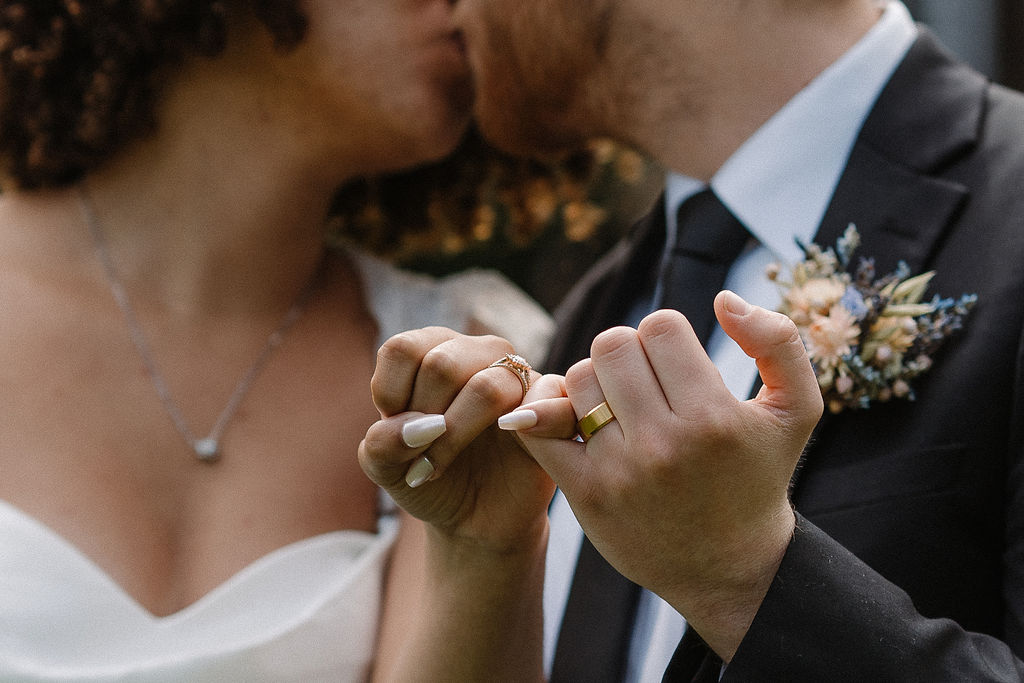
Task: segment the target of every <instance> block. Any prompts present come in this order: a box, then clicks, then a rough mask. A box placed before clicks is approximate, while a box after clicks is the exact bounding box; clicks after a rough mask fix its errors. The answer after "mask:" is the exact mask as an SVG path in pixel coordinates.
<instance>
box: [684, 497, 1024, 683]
mask: <svg viewBox="0 0 1024 683" xmlns="http://www.w3.org/2000/svg"><path fill="white" fill-rule="evenodd" d="M1007 599H1017V600H1021V599H1024V596H1019V595H1018V596H1007ZM683 645H685V647H684V646H683ZM694 647H695V646H694V644H693V639H692V637H691V639H690V642H688V643H687V642H685V641H684V643H683V644H682V645H681V646H680V648H679V650H677V651H676V655H675V656H674V657H673V660H672V663H671V664H670V666H669V669H668V670H667V672H666V674H665V679H664V680H665V681H672V682H675V681H696V680H700V681H704V680H715V678H713V677H710V676H709V673H710V672H713V671H714V667H713V666H709V665H708V663H709V659H710V661H712V662H713V661H714V657H713V655H712V654H711V653H707V655H706V657H704V658H700V657H694V652H693V650H694ZM763 680H780V681H782V680H784V681H826V680H844V681H845V680H850V681H1024V662H1021V660H1020V659H1018V658H1017V657H1016V656H1015V655H1014V654H1013V651H1012V650H1011V648H1010V646H1009V645H1008V644H1006V643H1005V642H1002V641H1000V640H998V639H996V638H993V637H991V636H986V635H982V634H978V633H970V632H967V631H965V630H963V629H962V628H960V626H958V625H957V624H956V623H955V622H953V621H951V620H949V619H928V618H925V617H923V616H921V615H920V614H919V613H918V612H917V610H916V609H915V608H914V605H913V603H912V602H911V600H910V597H909V596H908V595H907V594H906V593H905V592H904V591H903V590H901V589H900V588H899V587H897V586H896V585H894V584H892V583H890V582H889V581H887V580H886V579H884V578H883V577H882V576H880V575H879V574H878V573H877V572H875V571H874V570H872V569H871V568H870V567H868V566H867V565H866V564H864V563H863V562H861V561H860V560H859V559H858V558H857V557H855V556H854V555H853V554H852V553H850V552H849V551H848V550H846V549H845V548H843V547H842V546H841V545H839V544H838V543H837V542H836V541H835V540H833V539H832V538H831V537H829V536H828V535H827V534H825V533H824V532H822V531H821V530H820V529H818V528H817V527H815V526H814V525H813V524H811V523H810V522H808V521H807V520H805V519H803V518H802V517H799V516H798V519H797V531H796V533H795V535H794V537H793V541H792V542H791V544H790V546H789V549H788V550H787V551H786V555H785V557H784V558H783V561H782V565H781V566H780V567H779V571H778V573H777V574H776V576H775V580H774V581H773V583H772V586H771V588H770V589H769V591H768V594H767V596H766V597H765V600H764V602H763V603H762V605H761V609H760V610H759V611H758V613H757V616H756V617H755V619H754V622H753V623H752V624H751V627H750V630H749V631H748V632H747V635H746V637H745V638H744V640H743V642H742V643H741V644H740V647H739V650H738V651H737V652H736V655H735V657H734V658H733V660H732V661H731V662H730V664H729V665H728V667H726V669H725V671H724V674H723V675H722V677H721V681H723V683H727V682H729V681H763Z"/></svg>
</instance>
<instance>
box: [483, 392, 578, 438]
mask: <svg viewBox="0 0 1024 683" xmlns="http://www.w3.org/2000/svg"><path fill="white" fill-rule="evenodd" d="M498 427H500V428H501V429H504V430H507V431H514V432H517V433H519V434H522V435H523V436H535V437H543V438H549V439H572V438H575V437H576V413H575V412H574V411H573V407H572V403H571V402H570V401H569V399H568V398H566V397H564V396H560V397H557V398H543V399H539V400H536V401H531V402H530V403H525V404H523V405H522V406H520V407H519V408H516V409H515V410H513V411H512V412H511V413H506V414H505V415H502V416H501V417H500V418H498Z"/></svg>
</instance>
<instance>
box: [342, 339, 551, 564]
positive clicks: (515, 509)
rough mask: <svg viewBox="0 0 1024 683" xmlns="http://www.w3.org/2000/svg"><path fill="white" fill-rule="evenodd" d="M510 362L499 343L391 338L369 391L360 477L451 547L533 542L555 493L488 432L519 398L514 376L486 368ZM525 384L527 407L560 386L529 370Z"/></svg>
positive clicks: (505, 441)
mask: <svg viewBox="0 0 1024 683" xmlns="http://www.w3.org/2000/svg"><path fill="white" fill-rule="evenodd" d="M508 353H513V349H512V347H511V345H510V344H509V342H507V341H505V340H504V339H501V338H499V337H493V336H479V337H469V336H465V335H460V334H457V333H455V332H453V331H451V330H448V329H445V328H439V327H431V328H424V329H421V330H413V331H410V332H404V333H402V334H399V335H396V336H395V337H392V338H391V339H389V340H388V341H387V342H386V343H385V344H384V345H383V346H382V347H381V349H380V351H379V352H378V354H377V368H376V370H375V372H374V375H373V380H372V382H371V393H372V395H373V400H374V405H376V406H377V409H378V411H379V412H380V414H381V419H380V420H379V421H378V422H376V423H375V424H374V425H373V426H371V427H370V429H369V430H368V431H367V434H366V437H365V438H364V439H363V442H362V443H361V444H360V446H359V461H360V464H361V466H362V468H363V470H364V472H366V474H367V476H369V478H370V479H371V480H373V481H374V482H375V483H376V484H378V485H379V486H381V487H383V488H384V489H385V490H386V491H387V492H388V493H389V494H390V495H391V497H392V498H393V499H394V500H395V502H396V503H397V504H398V505H399V506H401V507H402V508H403V509H405V510H406V511H407V512H409V513H410V514H412V515H413V516H415V517H417V518H419V519H421V520H423V521H425V522H427V523H428V524H430V525H431V526H432V527H433V528H434V529H435V530H438V531H440V532H442V533H443V534H445V535H446V536H448V537H449V539H450V540H455V541H460V542H462V541H465V542H469V543H472V544H474V545H482V547H484V548H488V549H492V550H495V551H498V552H505V551H507V550H514V549H516V548H517V547H519V546H520V545H530V544H532V543H534V542H535V540H536V538H537V536H538V534H540V533H543V530H544V529H545V528H546V524H547V515H546V510H547V505H548V502H549V501H550V499H551V496H552V494H553V491H554V485H553V484H552V482H551V480H550V478H549V477H548V476H547V474H546V473H545V472H544V471H543V470H542V469H541V468H540V467H539V466H538V465H537V464H536V463H535V462H534V460H533V459H532V458H531V457H530V456H529V455H528V454H527V453H526V452H525V451H524V450H523V449H522V448H521V447H520V446H519V443H518V441H517V440H516V439H515V438H514V437H513V436H512V435H510V434H509V433H508V432H503V431H501V430H499V429H497V428H496V427H495V423H496V421H497V418H498V417H499V416H501V415H503V414H505V413H507V412H509V411H510V410H512V409H513V408H515V407H516V406H518V405H519V404H520V403H521V402H522V400H523V397H524V396H523V395H524V391H523V389H524V387H523V384H522V382H521V380H520V379H519V378H518V377H517V374H516V372H514V371H513V370H511V369H509V368H507V367H490V366H491V364H492V363H494V362H495V361H497V360H501V359H503V358H505V354H508ZM528 377H529V380H530V382H531V384H532V385H533V386H532V388H531V391H530V393H529V397H530V400H532V399H534V398H542V397H544V396H545V392H546V391H547V393H551V390H546V389H545V386H546V385H548V384H551V383H554V382H557V381H558V380H557V379H556V378H544V379H541V378H540V376H539V375H538V374H537V373H536V372H533V371H532V370H531V371H529V374H528ZM553 391H554V392H555V393H556V394H558V395H560V394H561V391H562V390H561V387H558V388H557V389H555V390H553Z"/></svg>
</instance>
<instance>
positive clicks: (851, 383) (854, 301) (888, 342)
mask: <svg viewBox="0 0 1024 683" xmlns="http://www.w3.org/2000/svg"><path fill="white" fill-rule="evenodd" d="M859 244H860V235H859V234H858V232H857V229H856V227H854V225H853V224H851V225H850V226H849V227H848V228H847V229H846V232H845V233H844V234H843V236H842V237H841V238H839V240H838V241H837V243H836V248H835V249H831V248H829V249H825V250H823V249H821V247H819V246H817V245H815V244H811V245H809V246H803V245H801V248H802V249H803V250H804V254H805V258H804V260H803V261H800V262H799V263H797V264H796V265H795V266H794V267H793V268H792V270H791V273H790V278H789V279H788V280H786V279H784V278H783V276H782V269H781V268H780V267H779V265H778V264H773V265H772V266H770V267H769V269H768V277H769V279H771V280H773V281H774V282H775V283H776V284H777V285H778V286H779V289H780V291H781V294H782V305H781V307H780V309H779V310H780V311H781V312H783V313H785V314H786V315H788V316H789V317H790V318H792V320H793V321H794V322H795V323H796V325H797V328H799V330H800V335H801V337H802V338H803V340H804V345H805V346H806V347H807V353H808V356H810V359H811V363H812V364H813V365H814V370H815V373H816V374H817V377H818V384H819V386H820V387H821V393H822V396H823V397H824V399H825V403H826V405H827V406H828V408H829V410H830V411H831V412H833V413H838V412H841V411H842V410H844V409H846V408H867V407H868V406H869V405H870V404H871V403H872V402H876V401H889V400H891V399H893V398H905V399H909V400H913V399H914V390H913V387H912V385H911V383H912V381H913V380H914V378H916V377H917V376H918V375H920V374H921V373H923V372H925V371H927V370H928V369H930V368H931V366H932V356H933V355H934V353H935V351H936V350H937V349H938V348H939V346H940V345H941V344H942V343H943V342H944V341H945V340H946V339H947V338H948V337H949V336H950V335H951V334H952V333H953V332H955V331H957V330H959V329H960V328H961V327H962V326H963V321H964V319H965V318H966V317H967V315H968V314H969V313H970V310H971V308H972V307H973V306H974V304H975V302H976V301H977V296H975V295H973V294H965V295H962V296H961V297H960V298H959V299H956V300H954V299H943V298H940V297H939V296H937V295H936V296H935V297H934V298H932V300H931V301H930V302H926V303H922V299H923V297H924V293H925V290H926V289H927V287H928V284H929V282H931V279H932V277H933V276H934V275H935V273H934V271H932V272H928V273H924V274H921V275H916V276H913V277H911V276H910V274H909V272H908V268H907V266H906V264H905V263H900V265H899V267H898V268H897V269H896V271H895V272H893V273H890V274H888V275H886V276H884V277H881V278H876V277H875V268H874V262H873V261H872V260H871V259H864V258H862V259H860V262H859V263H858V265H857V267H856V269H855V270H854V271H853V272H850V271H849V270H848V267H849V264H850V260H851V256H852V255H853V252H854V251H855V250H856V249H857V247H858V246H859Z"/></svg>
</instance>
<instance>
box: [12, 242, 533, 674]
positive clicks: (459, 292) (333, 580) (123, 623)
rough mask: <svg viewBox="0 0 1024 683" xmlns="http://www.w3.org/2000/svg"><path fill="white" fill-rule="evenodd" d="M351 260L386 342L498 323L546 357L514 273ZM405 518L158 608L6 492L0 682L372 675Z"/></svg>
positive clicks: (329, 540) (281, 558)
mask: <svg viewBox="0 0 1024 683" xmlns="http://www.w3.org/2000/svg"><path fill="white" fill-rule="evenodd" d="M352 257H353V260H354V261H355V263H356V264H357V266H358V268H359V270H360V273H361V275H362V280H363V285H364V290H365V296H366V298H367V304H368V306H369V307H370V309H371V310H372V311H373V312H374V313H375V315H376V317H377V320H378V324H379V326H380V331H381V341H383V340H384V339H386V338H387V337H389V336H390V335H392V334H394V333H396V332H399V331H401V330H405V329H411V328H416V327H423V326H426V325H445V326H448V327H452V328H455V329H460V330H463V331H467V332H471V333H481V332H492V333H495V334H499V335H501V336H504V337H506V338H508V339H510V340H511V341H512V342H513V344H515V345H516V349H517V351H519V352H520V353H522V354H523V355H524V356H526V357H527V358H530V359H533V360H536V361H537V362H539V361H540V359H541V357H542V355H543V353H544V349H545V348H546V344H547V341H548V339H549V337H550V334H551V330H552V323H551V320H550V318H549V317H548V316H547V315H546V314H545V313H544V311H543V309H541V308H540V307H539V306H538V305H537V304H535V303H534V302H532V301H531V300H529V299H528V298H526V297H525V295H524V294H523V293H522V292H521V291H520V290H519V289H517V288H516V287H515V286H514V285H512V284H511V283H510V282H509V281H508V280H506V279H505V278H503V277H502V276H500V275H498V274H496V273H493V272H489V271H470V272H466V273H460V274H458V275H454V276H450V277H447V278H443V279H434V278H427V277H424V276H420V275H414V274H411V273H407V272H403V271H399V270H396V269H395V268H393V267H391V266H390V265H387V264H385V263H383V262H381V261H378V260H376V259H374V258H372V257H370V256H368V255H365V254H362V253H358V252H352ZM353 457H355V454H353ZM396 526H397V523H396V522H395V520H394V519H393V518H390V517H389V518H385V519H383V520H381V524H380V529H379V531H378V533H376V534H371V533H366V532H362V531H352V530H340V531H335V532H330V533H326V534H322V535H319V536H315V537H312V538H307V539H304V540H301V541H298V542H296V543H292V544H290V545H288V546H285V547H283V548H279V549H277V550H275V551H274V552H272V553H270V554H268V555H266V556H264V557H262V558H261V559H259V560H257V561H256V562H254V563H252V564H251V565H249V566H248V567H246V568H245V569H243V570H241V571H240V572H238V573H237V574H236V575H234V576H233V577H231V578H230V579H229V580H227V581H226V582H225V583H223V584H221V585H220V586H219V587H217V588H216V589H214V590H213V591H211V592H210V593H208V594H207V595H205V596H203V597H202V598H201V599H199V600H198V601H197V602H195V603H193V604H192V605H189V606H188V607H186V608H185V609H183V610H181V611H180V612H177V613H175V614H171V615H169V616H166V617H157V616H154V615H153V614H152V613H150V612H148V611H147V610H146V609H145V608H144V607H142V606H141V605H140V604H139V603H138V602H137V601H135V600H134V599H133V598H132V597H131V596H130V595H128V594H127V593H126V592H125V591H124V590H123V589H122V588H121V587H120V586H119V585H118V584H117V583H115V582H114V581H113V580H112V579H111V578H110V577H109V576H108V575H107V574H105V573H104V572H103V570H102V569H100V568H99V567H98V566H97V565H96V564H95V563H93V562H92V561H91V560H90V559H89V558H88V557H86V556H85V555H83V554H82V553H81V552H80V551H79V550H78V549H77V548H75V547H74V546H72V545H71V544H70V543H68V542H67V541H65V540H64V539H63V538H61V537H60V536H59V535H57V534H56V533H55V532H53V531H52V530H51V529H49V528H48V527H46V526H45V525H43V524H42V523H40V522H39V521H38V520H36V519H34V518H32V517H30V516H28V515H27V514H25V513H23V512H21V511H20V510H18V509H17V508H15V507H13V506H11V505H10V504H8V503H5V502H3V501H0V682H3V683H8V682H11V683H13V682H15V681H26V682H27V681H139V682H143V681H145V682H151V681H152V682H156V681H174V682H180V681H190V682H191V681H196V682H201V681H210V682H213V681H216V682H218V683H219V682H222V681H239V682H243V681H244V682H247V683H248V682H257V681H266V682H268V683H271V682H273V683H287V682H295V683H298V682H300V681H301V682H302V683H309V682H315V681H331V682H347V681H362V680H365V679H366V678H367V676H368V673H369V671H370V666H371V663H372V658H373V652H374V639H375V635H376V631H377V622H378V614H379V611H380V606H381V592H382V585H383V573H384V565H385V561H386V559H387V555H388V551H389V550H390V547H391V544H392V542H393V540H394V537H395V533H396V531H397V529H396Z"/></svg>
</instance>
